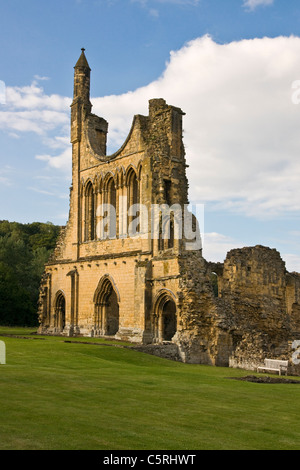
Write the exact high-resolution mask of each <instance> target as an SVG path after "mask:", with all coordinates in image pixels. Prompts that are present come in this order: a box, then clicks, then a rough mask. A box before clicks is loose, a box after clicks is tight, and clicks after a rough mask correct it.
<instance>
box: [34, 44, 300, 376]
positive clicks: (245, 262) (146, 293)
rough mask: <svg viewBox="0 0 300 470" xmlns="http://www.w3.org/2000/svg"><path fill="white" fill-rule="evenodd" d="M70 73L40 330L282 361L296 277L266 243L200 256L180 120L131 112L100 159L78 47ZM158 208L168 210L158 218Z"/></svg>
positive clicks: (239, 360)
mask: <svg viewBox="0 0 300 470" xmlns="http://www.w3.org/2000/svg"><path fill="white" fill-rule="evenodd" d="M74 70H75V72H74V99H73V102H72V105H71V143H72V186H71V189H70V211H69V220H68V223H67V225H66V227H65V228H64V229H63V230H62V233H61V236H60V239H59V241H58V243H57V247H56V250H55V252H54V253H53V256H52V257H51V259H50V260H49V262H48V264H47V265H46V266H45V272H44V275H43V278H42V281H41V287H40V299H39V321H40V327H39V333H41V334H55V335H64V336H78V335H83V336H92V337H111V338H115V339H119V340H126V341H129V342H132V343H134V344H137V345H144V346H145V347H147V345H149V347H150V348H151V347H152V348H156V350H157V351H158V354H160V353H161V354H162V355H163V354H165V351H166V350H168V351H169V354H174V356H176V357H177V358H178V359H179V360H181V361H184V362H189V363H200V364H211V365H217V366H218V365H219V366H232V367H244V368H246V369H255V368H256V367H257V366H258V365H260V364H262V363H263V361H264V358H266V357H269V358H280V359H288V360H290V359H291V355H292V344H293V342H294V341H295V340H300V274H298V273H289V272H287V270H286V267H285V263H284V261H283V260H282V259H281V257H280V254H279V253H278V252H277V251H276V250H275V249H270V248H267V247H263V246H254V247H246V248H243V249H235V250H232V251H230V252H229V253H228V254H227V257H226V259H225V261H224V263H211V262H209V261H207V260H205V259H204V258H203V256H202V250H201V243H200V244H199V232H198V229H197V221H196V220H195V217H194V216H193V215H192V214H190V213H189V212H188V211H187V210H186V207H187V205H188V182H187V178H186V160H185V150H184V145H183V139H182V119H183V116H184V113H183V112H182V111H181V109H179V108H177V107H174V106H171V105H168V104H167V103H166V102H165V101H164V100H163V99H152V100H150V101H149V115H148V116H142V115H136V116H134V119H133V123H132V127H131V130H130V132H129V135H128V137H127V139H126V141H125V142H124V144H123V146H122V147H121V148H120V149H119V150H118V151H117V152H115V153H114V154H113V155H107V154H106V153H107V152H106V142H107V132H108V123H107V122H106V120H105V119H104V118H102V117H98V116H96V115H95V114H92V104H91V102H90V67H89V65H88V62H87V59H86V56H85V53H84V50H82V53H81V56H80V58H79V60H78V62H77V64H76V65H75V68H74ZM153 207H156V208H157V207H158V211H157V212H155V217H154V216H153V213H154V212H153ZM162 208H171V209H170V210H169V211H167V215H168V217H167V222H165V214H164V213H163V209H162ZM145 214H146V215H147V217H144V215H145ZM149 214H150V216H149ZM178 214H179V216H180V223H178ZM153 218H154V219H155V220H153ZM187 222H189V223H190V226H191V227H190V230H188V231H186V230H183V229H182V227H187V226H188V225H189V224H188V223H187ZM179 226H180V230H179V229H178V227H179ZM153 227H154V228H155V230H154V232H153ZM165 228H166V230H165ZM200 230H201V226H200ZM165 234H167V236H165ZM168 348H169V349H168ZM292 368H293V365H292V364H291V370H292Z"/></svg>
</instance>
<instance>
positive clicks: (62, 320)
mask: <svg viewBox="0 0 300 470" xmlns="http://www.w3.org/2000/svg"><path fill="white" fill-rule="evenodd" d="M54 314H55V317H54V324H55V327H56V328H58V329H59V330H60V331H63V329H64V327H65V324H66V299H65V296H64V294H63V292H62V291H59V292H57V294H56V298H55V304H54Z"/></svg>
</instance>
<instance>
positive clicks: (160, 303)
mask: <svg viewBox="0 0 300 470" xmlns="http://www.w3.org/2000/svg"><path fill="white" fill-rule="evenodd" d="M176 310H177V309H176V302H175V297H174V295H173V293H172V292H171V291H168V290H164V291H163V292H161V293H160V294H159V295H158V297H157V300H156V302H155V304H154V313H153V322H152V329H153V337H154V342H162V341H172V338H173V337H174V335H175V334H176V332H177V314H176Z"/></svg>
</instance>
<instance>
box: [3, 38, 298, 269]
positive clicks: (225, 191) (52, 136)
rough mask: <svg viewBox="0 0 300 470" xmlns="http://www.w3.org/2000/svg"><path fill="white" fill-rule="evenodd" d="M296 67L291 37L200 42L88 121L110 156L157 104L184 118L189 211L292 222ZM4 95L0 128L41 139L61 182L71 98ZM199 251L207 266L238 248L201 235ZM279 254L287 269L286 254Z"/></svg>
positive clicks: (103, 104)
mask: <svg viewBox="0 0 300 470" xmlns="http://www.w3.org/2000/svg"><path fill="white" fill-rule="evenodd" d="M299 57H300V38H298V37H277V38H262V39H252V40H242V41H236V42H231V43H229V44H218V43H216V42H215V41H214V40H213V39H212V38H210V37H209V36H205V37H201V38H198V39H195V40H194V41H191V42H189V43H188V44H186V45H185V46H184V47H182V48H181V49H180V50H178V51H172V52H171V54H170V59H169V62H168V63H167V64H166V68H165V71H164V73H163V74H162V76H161V77H159V78H158V79H157V80H155V81H153V82H152V83H149V85H147V86H145V87H142V88H139V89H137V90H135V91H132V92H129V93H125V94H122V95H119V96H117V95H113V96H105V97H101V98H100V97H92V98H91V101H92V104H93V112H94V113H95V114H98V115H100V116H102V117H104V118H105V119H107V120H108V122H109V142H108V143H109V153H112V152H113V151H115V150H117V149H118V148H119V147H120V146H121V145H122V144H123V142H124V140H125V138H126V137H127V134H128V132H129V129H130V126H131V123H132V117H133V115H134V114H144V115H147V114H148V100H149V99H152V98H164V99H166V101H167V103H168V104H171V105H174V106H178V107H181V108H182V110H183V111H184V112H185V113H186V116H184V143H185V147H186V159H187V163H188V164H189V168H188V170H187V176H188V179H189V199H190V201H191V202H192V203H209V204H210V207H213V208H214V209H218V210H223V211H224V213H226V211H229V212H232V213H238V214H239V213H240V214H243V215H248V216H249V217H252V218H253V219H254V218H257V219H258V218H261V219H266V218H268V217H278V216H282V215H293V214H294V213H299V211H300V185H299V180H300V159H299V154H300V137H299V129H300V104H299V105H296V104H293V102H292V96H293V93H295V89H293V88H292V84H293V83H294V82H295V81H296V80H299V79H300V62H299ZM91 91H92V92H93V89H92V90H91ZM7 95H8V96H7V104H6V105H5V106H4V107H1V110H0V126H1V128H2V129H4V130H6V131H7V132H8V133H12V134H13V135H15V136H17V135H18V134H19V133H21V132H22V133H24V132H29V131H30V132H35V133H36V134H38V135H40V136H41V139H42V142H43V144H44V145H47V147H48V149H49V150H46V151H43V152H41V153H40V154H39V155H37V157H36V158H37V159H38V160H39V161H42V162H45V163H46V166H47V168H48V169H51V170H52V173H54V171H57V173H58V174H63V175H66V174H68V175H69V180H70V177H71V149H70V144H69V113H70V107H69V105H70V102H71V100H70V98H67V97H62V96H58V95H47V94H46V93H45V91H44V90H43V88H41V87H40V86H39V85H38V84H37V83H36V82H33V83H32V84H31V85H29V86H28V87H8V94H7ZM0 176H1V178H7V175H6V174H1V173H0ZM5 181H7V180H5ZM5 181H3V182H5ZM33 186H34V187H36V186H35V185H33ZM41 189H42V190H43V187H41ZM46 189H49V188H46ZM49 191H50V192H52V188H51V189H49ZM295 229H296V227H295ZM217 230H218V229H217ZM204 243H205V245H204V250H205V257H206V259H211V260H217V259H220V258H224V256H225V255H226V253H227V251H228V250H229V249H231V248H233V247H238V246H240V242H239V240H231V239H229V238H227V237H224V236H223V235H220V234H206V236H205V239H204ZM285 252H286V253H287V259H288V261H289V263H290V265H292V260H293V259H294V260H296V258H295V256H294V255H292V254H291V253H292V252H293V250H292V248H289V247H288V246H287V249H286V251H285ZM295 262H296V261H295Z"/></svg>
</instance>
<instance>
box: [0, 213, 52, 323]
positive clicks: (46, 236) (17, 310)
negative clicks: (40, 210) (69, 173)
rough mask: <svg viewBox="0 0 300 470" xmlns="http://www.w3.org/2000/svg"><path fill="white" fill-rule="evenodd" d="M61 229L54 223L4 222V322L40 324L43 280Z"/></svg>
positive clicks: (0, 290)
mask: <svg viewBox="0 0 300 470" xmlns="http://www.w3.org/2000/svg"><path fill="white" fill-rule="evenodd" d="M59 232H60V227H59V226H55V225H53V224H51V223H46V224H44V223H40V222H34V223H32V224H20V223H17V222H8V221H0V324H1V325H9V326H10V325H18V326H35V325H37V301H38V294H39V284H40V279H41V276H42V273H43V270H44V265H45V263H46V262H47V261H48V259H49V256H50V254H51V252H52V251H53V249H54V248H55V244H56V240H57V237H58V234H59Z"/></svg>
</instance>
